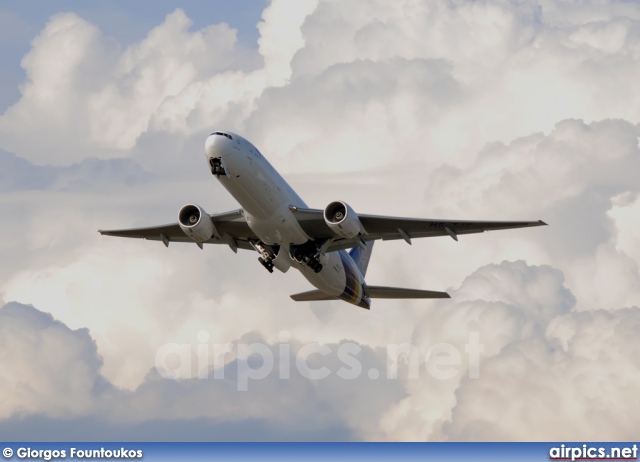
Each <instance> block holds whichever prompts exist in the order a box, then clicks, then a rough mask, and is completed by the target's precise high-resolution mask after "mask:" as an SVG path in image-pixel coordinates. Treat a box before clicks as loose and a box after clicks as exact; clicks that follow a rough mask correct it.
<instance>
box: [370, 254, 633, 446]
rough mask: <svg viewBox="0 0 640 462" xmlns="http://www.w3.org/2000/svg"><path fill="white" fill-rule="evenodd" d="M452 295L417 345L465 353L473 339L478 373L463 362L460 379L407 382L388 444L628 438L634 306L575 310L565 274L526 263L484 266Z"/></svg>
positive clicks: (387, 424)
mask: <svg viewBox="0 0 640 462" xmlns="http://www.w3.org/2000/svg"><path fill="white" fill-rule="evenodd" d="M452 296H453V299H454V300H455V305H454V306H453V307H449V308H448V309H443V308H442V307H440V306H438V307H434V308H432V309H431V311H430V312H429V313H427V314H426V315H424V316H423V321H422V324H421V325H420V326H419V327H418V328H417V329H416V335H417V337H416V339H415V341H416V343H417V344H418V345H427V346H428V345H433V344H435V343H436V342H447V343H449V344H451V345H455V346H456V347H457V349H458V350H459V351H465V350H464V347H465V345H466V344H468V343H469V337H468V336H469V332H477V333H478V335H479V339H480V342H481V343H482V345H483V351H482V354H481V355H480V357H481V362H480V367H479V375H478V377H477V378H475V377H473V376H472V375H470V373H469V370H468V369H467V368H468V367H469V365H468V364H467V363H464V362H463V366H462V367H461V368H460V369H459V372H458V374H457V375H456V377H455V379H454V380H449V381H440V382H438V381H437V380H433V379H430V380H408V382H407V386H408V390H409V396H408V397H407V398H405V399H403V400H402V401H400V402H398V404H397V405H396V406H395V407H394V409H393V410H391V411H390V412H389V413H388V414H387V415H386V418H385V419H382V420H381V423H382V427H383V429H384V430H386V432H387V433H386V436H387V437H388V438H391V439H406V440H423V439H430V440H455V441H460V440H463V441H469V440H471V441H485V440H494V441H511V440H514V441H517V440H523V439H524V440H541V441H549V440H553V441H556V440H569V439H574V440H575V439H577V440H595V439H598V438H604V439H610V440H628V439H629V438H631V433H630V432H632V430H630V429H632V428H635V427H636V426H637V425H638V423H639V422H638V418H637V415H635V414H634V413H629V412H626V411H625V409H626V408H627V407H628V403H629V402H630V401H629V400H630V399H632V397H631V396H630V395H629V394H630V393H633V390H634V389H636V388H637V386H638V384H639V383H640V374H639V373H640V370H639V369H638V367H637V366H636V365H635V363H634V361H633V355H635V354H636V352H637V350H638V348H639V346H638V345H637V343H638V341H637V329H638V322H639V321H640V309H639V308H638V307H632V308H625V309H618V310H615V311H614V312H611V311H607V310H593V311H588V312H584V311H583V312H579V311H577V310H576V306H575V304H576V300H575V298H574V297H573V295H572V294H571V292H570V291H569V290H568V289H567V288H566V287H565V286H564V278H563V274H562V272H560V271H558V270H557V269H554V268H551V267H548V266H538V267H536V266H530V265H527V264H525V263H524V262H503V263H501V264H499V265H489V266H485V267H482V268H480V269H478V270H477V271H475V272H474V273H473V274H471V275H470V276H468V277H467V278H466V279H465V281H464V283H463V284H462V286H461V287H460V288H458V289H456V290H455V291H453V292H452ZM443 398H444V399H443ZM407 422H411V425H406V423H407Z"/></svg>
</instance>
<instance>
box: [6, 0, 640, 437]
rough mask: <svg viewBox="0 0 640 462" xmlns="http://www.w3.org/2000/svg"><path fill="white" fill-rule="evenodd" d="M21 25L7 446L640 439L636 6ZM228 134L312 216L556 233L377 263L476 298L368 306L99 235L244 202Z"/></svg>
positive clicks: (480, 239)
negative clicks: (528, 224)
mask: <svg viewBox="0 0 640 462" xmlns="http://www.w3.org/2000/svg"><path fill="white" fill-rule="evenodd" d="M0 31H1V32H0V53H1V55H2V58H3V59H2V60H0V114H1V115H0V214H1V216H2V217H3V220H2V226H1V227H0V364H2V367H1V368H0V434H2V435H5V436H7V437H8V438H9V439H15V440H20V441H30V440H62V441H69V440H87V441H96V440H102V439H104V440H132V441H140V440H144V441H152V440H158V441H167V440H176V441H194V440H215V441H244V440H249V441H252V440H260V441H271V440H276V441H290V440H296V441H300V440H307V441H308V440H320V441H322V440H331V441H336V440H339V441H354V440H355V441H519V440H525V441H537V440H550V441H569V440H571V441H576V440H632V439H634V438H635V437H637V433H636V432H635V430H634V429H637V428H638V427H639V426H640V412H638V411H639V410H640V409H638V405H637V402H638V400H637V391H638V390H639V389H640V362H638V357H639V355H640V308H639V306H640V270H639V267H638V260H639V259H640V231H639V230H640V226H639V225H640V182H639V181H638V178H637V172H638V171H640V145H639V137H640V85H638V83H637V78H636V77H637V75H640V4H639V3H638V2H636V1H623V0H581V1H565V0H473V1H472V0H436V1H433V2H421V1H405V2H386V1H375V0H372V1H370V2H342V1H337V0H334V1H332V0H326V1H322V0H296V1H293V0H291V1H286V0H273V1H272V2H267V1H254V2H250V1H243V2H222V1H220V2H204V1H187V2H181V3H180V5H179V6H176V5H175V4H174V3H173V2H166V1H162V2H150V1H141V2H135V3H132V2H124V1H106V0H105V1H97V2H90V3H89V2H74V1H56V2H45V1H36V2H29V3H24V2H17V1H15V2H3V3H2V5H1V6H0ZM221 129H226V130H232V131H234V132H236V133H239V134H242V135H243V136H244V137H246V138H247V139H249V140H251V141H252V142H253V144H255V145H256V146H257V147H258V148H259V149H260V151H261V152H262V153H263V154H264V155H265V156H266V157H267V158H268V159H269V160H270V162H271V163H272V164H273V165H274V167H275V168H276V169H277V170H278V171H279V172H280V173H281V174H283V176H284V177H285V178H286V179H287V181H288V182H289V183H290V184H291V185H292V186H293V187H294V189H295V190H296V191H297V192H298V194H299V195H300V196H301V197H303V198H304V200H305V202H306V203H307V204H308V205H309V206H311V207H317V208H323V207H324V206H325V205H326V204H328V203H330V202H332V201H334V200H343V201H346V202H348V203H349V204H350V205H351V207H352V208H353V209H354V210H355V211H356V212H360V213H373V214H379V215H383V214H384V215H395V216H408V217H429V218H450V219H482V220H538V219H541V220H544V221H545V222H547V223H548V224H549V226H548V227H541V228H532V229H525V230H510V231H500V232H493V233H484V234H480V235H470V236H461V237H460V239H459V242H455V241H453V240H452V239H450V238H448V237H443V238H433V239H422V240H418V239H415V240H413V243H412V246H411V247H409V246H407V244H406V243H405V242H404V241H400V242H395V241H387V242H379V243H377V244H376V246H375V249H374V251H373V257H372V260H371V263H370V265H369V269H368V272H367V281H368V282H369V283H370V284H375V285H389V286H400V287H414V288H421V289H429V290H447V291H448V292H449V293H450V294H451V296H452V298H451V300H431V301H425V300H414V301H412V300H408V301H407V300H374V302H373V304H372V309H371V311H370V312H369V311H366V310H362V309H360V308H357V307H354V306H351V305H348V304H346V303H343V302H339V301H335V302H333V301H332V302H322V303H319V302H314V303H296V302H293V301H292V300H291V299H290V298H289V295H290V294H292V293H296V292H301V291H304V290H309V288H310V287H309V284H308V283H307V282H306V281H305V280H304V278H303V277H302V276H301V275H300V274H298V273H296V272H295V271H290V272H288V273H287V274H282V273H279V272H275V273H274V274H269V273H267V272H266V271H265V270H264V268H263V267H262V266H261V265H260V264H259V263H258V262H257V258H256V257H257V256H256V255H255V254H254V253H251V252H247V251H242V250H241V251H239V252H238V254H234V253H233V252H232V251H231V250H230V249H229V248H228V247H226V246H207V247H206V248H205V249H204V251H202V250H200V249H199V248H198V247H197V246H195V245H189V244H179V243H175V244H172V245H171V246H170V247H169V248H168V249H167V248H165V247H164V246H163V245H162V244H160V243H158V242H151V241H149V242H148V241H138V240H128V239H116V238H110V237H104V236H102V237H101V236H100V235H99V234H98V233H97V230H98V229H109V228H125V227H135V226H148V225H155V224H163V223H169V222H173V221H176V217H177V212H178V210H179V209H180V207H181V206H182V205H184V204H187V203H197V204H199V205H201V206H202V207H203V208H204V209H206V210H207V211H208V212H209V213H218V212H224V211H227V210H232V209H235V208H237V207H238V204H237V203H236V202H235V201H234V199H233V198H232V197H231V196H230V195H229V194H228V193H227V192H226V191H225V190H224V189H223V188H222V187H221V186H220V185H219V184H218V183H217V182H216V181H215V180H214V179H213V178H212V177H211V174H210V173H209V170H208V167H207V164H206V161H205V158H204V155H203V154H204V151H203V146H204V140H205V138H206V136H207V135H208V134H209V133H211V132H212V131H214V130H221ZM225 345H226V347H225ZM227 347H228V350H229V351H228V352H226V353H225V351H226V350H225V348H227ZM405 347H406V348H408V350H407V352H406V353H402V354H398V351H399V350H401V351H405V350H403V348H405ZM301 358H302V359H301ZM322 371H325V372H326V371H328V372H329V375H328V376H326V377H324V376H323V375H325V374H322V373H321V372H322ZM373 371H376V372H373ZM262 372H265V373H264V374H262ZM321 376H322V377H321Z"/></svg>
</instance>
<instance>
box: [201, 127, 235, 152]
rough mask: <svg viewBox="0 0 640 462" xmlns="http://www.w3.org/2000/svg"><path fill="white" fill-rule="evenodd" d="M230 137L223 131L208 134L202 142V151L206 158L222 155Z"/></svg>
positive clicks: (229, 141) (228, 144)
mask: <svg viewBox="0 0 640 462" xmlns="http://www.w3.org/2000/svg"><path fill="white" fill-rule="evenodd" d="M232 139H233V138H232V137H231V135H229V134H228V133H225V132H213V133H212V134H211V135H209V136H208V137H207V139H206V140H205V142H204V153H205V156H207V159H213V158H216V157H222V156H223V154H224V150H225V148H228V147H229V146H230V143H231V140H232Z"/></svg>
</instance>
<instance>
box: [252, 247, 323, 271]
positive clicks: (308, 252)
mask: <svg viewBox="0 0 640 462" xmlns="http://www.w3.org/2000/svg"><path fill="white" fill-rule="evenodd" d="M250 242H251V245H252V246H253V248H254V249H255V250H256V252H258V253H259V254H260V257H259V258H258V261H259V262H260V264H261V265H262V266H264V267H265V269H266V270H267V271H269V272H270V273H273V268H274V263H273V260H275V258H276V255H277V254H278V253H279V252H282V251H283V250H284V249H280V248H279V247H278V246H268V245H265V244H264V243H262V242H260V241H250ZM291 257H292V258H293V259H294V260H295V261H297V262H298V263H301V264H303V265H306V266H308V267H309V268H311V269H312V270H313V271H314V272H315V273H319V272H320V271H322V263H320V247H319V246H318V245H317V243H316V242H314V241H307V242H306V243H304V244H302V245H292V246H291Z"/></svg>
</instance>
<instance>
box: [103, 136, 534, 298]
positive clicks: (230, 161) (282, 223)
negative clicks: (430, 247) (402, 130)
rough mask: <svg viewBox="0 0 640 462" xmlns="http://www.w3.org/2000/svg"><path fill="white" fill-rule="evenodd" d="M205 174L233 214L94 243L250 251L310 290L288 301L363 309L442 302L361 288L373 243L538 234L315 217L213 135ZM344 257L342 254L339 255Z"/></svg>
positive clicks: (341, 212) (261, 166) (193, 211)
mask: <svg viewBox="0 0 640 462" xmlns="http://www.w3.org/2000/svg"><path fill="white" fill-rule="evenodd" d="M204 150H205V157H206V159H207V162H208V164H209V169H210V170H211V173H212V174H213V175H214V176H215V177H216V178H217V180H218V181H219V182H220V183H221V184H222V186H223V187H224V188H225V189H226V190H227V191H229V193H231V195H232V196H233V197H234V198H235V199H236V200H237V201H238V202H239V203H240V205H241V208H239V209H237V210H232V211H230V212H225V213H218V214H213V215H209V214H207V213H206V212H205V211H204V209H203V208H202V207H200V206H198V205H196V204H187V205H185V206H184V207H182V208H181V209H180V211H179V212H178V222H177V223H171V224H167V225H160V226H151V227H146V228H133V229H120V230H99V233H100V234H101V235H107V236H119V237H129V238H141V239H149V240H155V241H162V242H163V243H164V245H165V246H166V247H169V243H170V242H195V244H197V245H198V247H200V248H201V249H202V248H203V247H204V246H203V244H226V245H228V246H229V247H230V248H231V249H232V250H233V251H234V252H236V253H237V252H238V249H246V250H255V251H256V252H258V254H259V255H260V256H259V257H258V261H259V262H260V263H261V264H262V266H264V267H265V268H266V269H267V270H268V271H269V272H270V273H273V269H274V268H276V269H278V270H279V271H281V272H283V273H286V272H287V271H288V270H289V268H291V267H293V268H295V269H297V270H298V271H300V272H301V273H302V275H303V276H304V277H305V278H306V279H307V280H308V281H309V282H310V283H311V284H312V285H313V286H315V287H316V289H315V290H311V291H308V292H302V293H298V294H294V295H291V298H292V299H293V300H295V301H320V300H344V301H345V302H348V303H351V304H353V305H356V306H359V307H361V308H365V309H367V310H369V309H370V307H371V299H373V298H387V299H416V298H423V299H424V298H450V296H449V294H447V293H446V292H437V291H431V290H418V289H404V288H398V287H385V286H374V285H368V284H367V283H366V282H365V275H366V272H367V267H368V265H369V259H370V257H371V252H372V249H373V244H374V242H375V241H376V240H383V241H386V240H393V239H403V240H404V241H406V242H407V243H408V244H411V240H412V239H416V238H421V237H434V236H449V237H451V238H453V239H454V240H456V241H457V240H458V236H459V235H461V234H471V233H481V232H484V231H494V230H501V229H511V228H527V227H532V226H544V225H546V223H545V222H543V221H541V220H538V221H468V220H433V219H419V218H398V217H388V216H378V215H365V214H358V213H356V212H355V211H354V210H353V209H352V208H351V206H349V205H348V204H347V203H346V202H343V201H334V202H331V203H329V205H327V206H326V207H325V208H324V209H323V210H320V209H311V208H308V207H307V205H306V204H305V203H304V201H303V200H302V199H301V198H300V196H298V194H296V192H295V191H294V190H293V189H292V188H291V186H289V184H287V182H286V181H285V180H284V178H282V176H280V174H279V173H278V172H277V171H276V170H275V169H274V168H273V167H272V166H271V164H270V163H269V162H268V161H267V159H266V158H265V157H264V156H263V155H262V153H261V152H260V151H259V150H258V148H256V147H255V146H254V145H253V144H251V143H250V142H249V141H248V140H246V139H245V138H243V137H242V136H240V135H237V134H235V133H233V132H230V131H216V132H213V133H212V134H211V135H209V136H208V137H207V139H206V141H205V145H204ZM347 249H350V251H349V252H347Z"/></svg>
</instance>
